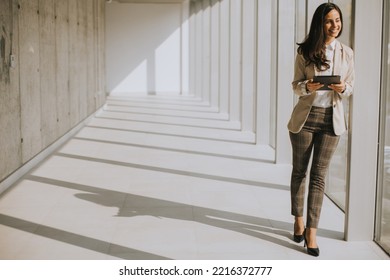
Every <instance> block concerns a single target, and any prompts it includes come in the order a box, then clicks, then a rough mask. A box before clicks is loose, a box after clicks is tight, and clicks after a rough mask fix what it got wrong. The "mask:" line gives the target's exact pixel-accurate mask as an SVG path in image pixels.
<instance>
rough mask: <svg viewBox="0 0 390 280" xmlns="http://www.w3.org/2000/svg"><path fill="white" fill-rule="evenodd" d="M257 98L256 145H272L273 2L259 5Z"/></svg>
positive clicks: (259, 3) (261, 0) (263, 1)
mask: <svg viewBox="0 0 390 280" xmlns="http://www.w3.org/2000/svg"><path fill="white" fill-rule="evenodd" d="M257 13H258V15H261V16H258V26H257V30H258V31H257V34H258V35H257V85H256V86H257V98H256V143H257V144H259V145H269V144H270V127H271V118H270V116H271V115H270V114H271V99H270V95H271V94H272V92H271V83H274V82H275V81H273V80H272V79H271V77H272V75H271V71H270V70H271V69H272V66H271V64H272V60H271V57H272V53H273V52H272V40H273V38H272V35H273V33H272V29H271V28H272V26H273V24H272V20H273V19H272V17H273V14H274V13H273V9H272V2H271V1H269V0H259V1H258V5H257Z"/></svg>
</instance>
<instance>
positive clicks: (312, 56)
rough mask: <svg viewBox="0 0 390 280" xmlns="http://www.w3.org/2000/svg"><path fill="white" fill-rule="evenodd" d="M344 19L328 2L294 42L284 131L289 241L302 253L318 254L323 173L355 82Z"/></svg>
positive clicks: (341, 129) (344, 127)
mask: <svg viewBox="0 0 390 280" xmlns="http://www.w3.org/2000/svg"><path fill="white" fill-rule="evenodd" d="M342 29H343V17H342V13H341V10H340V8H339V7H338V6H337V5H335V4H333V3H324V4H322V5H320V6H319V7H318V8H317V9H316V11H315V13H314V15H313V19H312V22H311V26H310V32H309V34H308V36H307V37H306V38H305V40H304V41H303V42H302V43H300V44H298V46H299V47H298V52H297V56H296V60H295V68H294V81H293V83H292V86H293V90H294V93H295V94H297V95H298V96H299V101H298V103H297V104H296V106H295V108H294V110H293V112H292V115H291V118H290V121H289V123H288V129H289V132H290V140H291V145H292V151H293V169H292V174H291V214H292V215H293V216H295V222H294V241H295V242H298V243H299V242H302V241H303V240H305V246H307V252H308V254H310V255H313V256H319V254H320V250H319V248H318V245H317V241H316V234H317V228H318V223H319V218H320V213H321V207H322V201H323V197H324V189H325V176H326V173H327V170H328V167H329V163H330V160H331V158H332V155H333V153H334V151H335V150H336V147H337V144H338V142H339V137H340V135H341V134H342V133H344V132H345V131H346V130H347V125H346V120H345V117H344V109H343V104H342V98H345V97H348V96H350V95H351V94H352V90H353V83H354V63H353V51H352V50H351V48H349V47H347V46H345V45H344V44H342V43H340V42H339V41H338V40H337V39H336V38H338V37H339V36H340V35H341V32H342ZM327 75H339V76H340V82H338V83H336V84H331V85H329V86H328V88H326V90H323V89H321V88H322V87H323V86H324V84H321V83H319V82H314V81H313V79H314V77H315V76H327ZM312 153H313V158H312V165H311V169H310V181H309V187H308V198H307V217H306V228H305V223H304V217H303V212H304V198H305V186H306V183H305V179H306V173H307V169H308V164H309V159H310V156H311V154H312Z"/></svg>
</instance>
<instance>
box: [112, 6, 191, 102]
mask: <svg viewBox="0 0 390 280" xmlns="http://www.w3.org/2000/svg"><path fill="white" fill-rule="evenodd" d="M144 2H145V3H119V2H112V3H110V4H107V5H106V18H107V20H106V32H107V33H106V34H107V37H106V41H107V44H106V45H107V56H106V59H107V61H106V66H107V71H106V72H107V92H108V93H110V94H125V95H126V94H135V93H136V94H138V93H142V94H146V93H148V94H155V93H157V94H158V93H165V94H167V93H168V94H170V93H174V94H177V93H181V92H188V85H187V84H188V77H187V76H188V74H186V73H187V72H188V70H186V69H183V68H184V67H185V68H188V63H187V62H186V61H188V51H187V50H188V45H186V42H185V41H188V39H187V37H188V32H187V29H188V28H187V24H186V17H188V5H189V4H188V1H184V2H182V3H165V4H156V3H148V1H144ZM187 44H188V43H187Z"/></svg>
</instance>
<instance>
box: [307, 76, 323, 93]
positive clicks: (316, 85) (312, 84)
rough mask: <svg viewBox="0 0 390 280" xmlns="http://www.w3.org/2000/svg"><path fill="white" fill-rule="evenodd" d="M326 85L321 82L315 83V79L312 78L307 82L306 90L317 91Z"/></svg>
mask: <svg viewBox="0 0 390 280" xmlns="http://www.w3.org/2000/svg"><path fill="white" fill-rule="evenodd" d="M323 86H324V84H321V83H318V82H317V83H315V82H313V79H310V80H309V81H308V82H307V83H306V90H307V91H308V92H313V91H316V90H317V89H320V88H322V87H323Z"/></svg>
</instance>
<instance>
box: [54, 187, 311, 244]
mask: <svg viewBox="0 0 390 280" xmlns="http://www.w3.org/2000/svg"><path fill="white" fill-rule="evenodd" d="M57 184H58V183H57ZM71 185H72V186H71V188H73V189H79V190H81V191H83V192H84V193H79V194H75V196H76V197H77V198H79V199H83V200H86V201H89V202H92V203H95V204H98V205H102V206H105V207H115V208H117V209H118V213H117V216H118V217H135V216H152V217H157V218H168V219H177V220H187V221H191V222H197V223H202V224H204V225H208V226H212V227H217V228H220V229H224V230H229V231H234V232H238V233H241V234H245V235H248V236H252V237H255V238H260V239H262V240H265V241H268V242H272V243H274V244H277V245H279V246H284V247H287V248H290V249H294V250H299V251H302V252H303V250H304V249H303V246H302V245H297V244H295V243H293V242H291V241H292V234H291V233H290V232H289V229H290V228H292V224H291V223H286V222H281V221H276V220H270V219H266V218H260V217H254V216H249V215H244V214H238V213H233V212H229V211H223V210H216V209H212V208H206V207H199V206H194V205H190V204H184V203H179V202H173V201H168V200H163V199H156V198H150V197H145V196H141V195H135V194H130V193H125V192H119V191H112V190H106V189H100V188H96V187H90V186H84V185H75V184H71ZM85 192H88V193H85ZM185 208H187V209H188V208H191V209H192V213H193V214H192V215H188V211H187V212H186V211H182V210H183V209H185ZM275 226H277V227H278V228H277V229H276V228H275Z"/></svg>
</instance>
